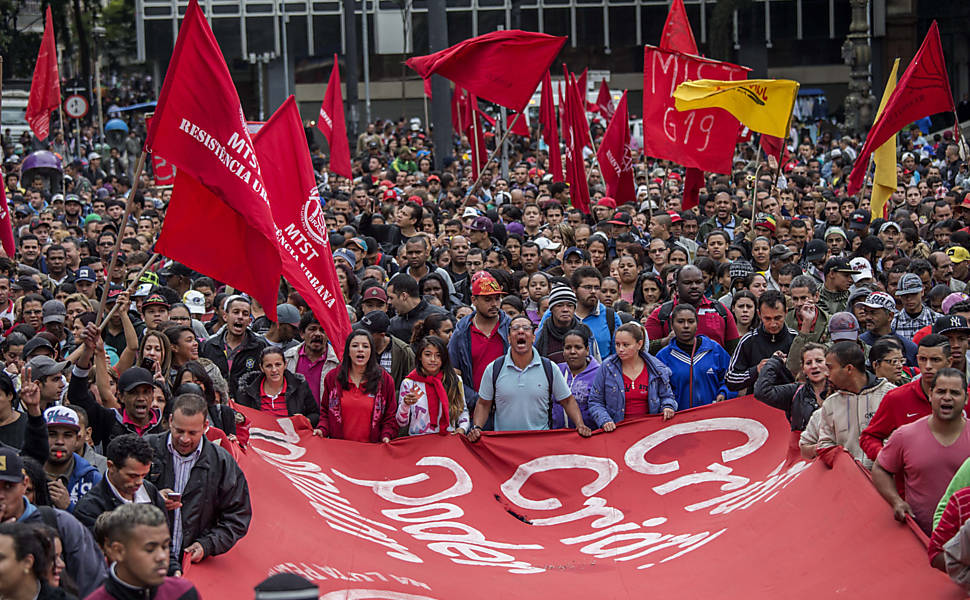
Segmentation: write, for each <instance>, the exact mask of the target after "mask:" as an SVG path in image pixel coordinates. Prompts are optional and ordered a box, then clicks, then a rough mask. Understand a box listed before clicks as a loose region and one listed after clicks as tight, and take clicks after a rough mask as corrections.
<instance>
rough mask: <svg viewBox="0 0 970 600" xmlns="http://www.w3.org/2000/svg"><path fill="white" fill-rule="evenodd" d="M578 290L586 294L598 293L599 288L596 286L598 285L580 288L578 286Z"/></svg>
mask: <svg viewBox="0 0 970 600" xmlns="http://www.w3.org/2000/svg"><path fill="white" fill-rule="evenodd" d="M579 289H581V290H586V291H587V292H598V291H599V290H600V286H598V285H581V286H579Z"/></svg>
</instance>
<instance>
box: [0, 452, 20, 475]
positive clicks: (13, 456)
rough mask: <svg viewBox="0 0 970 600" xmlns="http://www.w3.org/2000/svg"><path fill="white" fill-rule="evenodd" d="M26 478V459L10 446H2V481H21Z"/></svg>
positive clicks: (0, 467) (0, 470) (0, 458)
mask: <svg viewBox="0 0 970 600" xmlns="http://www.w3.org/2000/svg"><path fill="white" fill-rule="evenodd" d="M23 480H24V460H23V459H22V458H20V455H19V454H17V451H16V450H14V449H13V448H11V447H9V446H5V447H2V448H0V481H10V482H13V483H20V482H21V481H23Z"/></svg>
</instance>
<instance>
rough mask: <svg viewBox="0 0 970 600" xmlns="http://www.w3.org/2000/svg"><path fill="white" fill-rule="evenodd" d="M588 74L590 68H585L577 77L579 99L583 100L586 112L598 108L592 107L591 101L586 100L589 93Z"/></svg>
mask: <svg viewBox="0 0 970 600" xmlns="http://www.w3.org/2000/svg"><path fill="white" fill-rule="evenodd" d="M588 76H589V69H583V72H582V73H580V74H579V77H576V90H577V91H578V92H579V99H580V100H582V101H583V103H582V104H581V105H580V106H582V107H583V111H584V112H586V111H594V110H596V108H595V107H590V106H589V102H587V101H586V96H587V95H588V94H587V90H588V89H589V88H587V87H586V86H587V83H586V79H587V77H588ZM574 77H575V75H574Z"/></svg>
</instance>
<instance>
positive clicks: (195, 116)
mask: <svg viewBox="0 0 970 600" xmlns="http://www.w3.org/2000/svg"><path fill="white" fill-rule="evenodd" d="M145 148H146V149H147V150H148V151H150V152H157V153H159V154H160V155H161V156H164V157H165V158H166V159H167V160H169V161H170V162H171V163H172V164H174V165H176V166H177V167H178V174H177V176H176V182H177V183H176V187H175V190H174V192H173V197H172V204H173V205H174V204H175V203H176V202H177V201H178V202H184V203H189V204H191V206H185V207H182V209H180V212H181V213H182V215H183V217H184V218H183V219H181V220H180V222H179V223H177V224H175V223H173V222H172V221H173V219H172V218H171V217H172V212H176V211H172V210H171V207H170V208H169V213H168V214H167V215H166V219H165V225H164V227H162V232H161V234H160V236H159V241H158V244H157V247H156V249H157V251H158V252H159V253H160V254H163V255H165V256H168V257H169V258H173V259H176V260H178V261H179V262H182V263H183V264H185V265H187V266H189V267H191V268H193V269H195V270H197V271H199V272H200V273H204V274H206V275H210V276H212V277H214V278H216V279H218V280H219V281H224V282H226V283H229V284H231V285H232V286H233V287H236V288H238V289H240V290H242V291H244V292H247V293H249V294H250V295H252V296H253V298H255V299H256V300H257V301H258V302H259V303H260V304H261V305H262V306H263V308H264V310H265V311H266V315H267V316H268V317H269V318H270V319H271V320H274V321H275V320H276V300H277V292H278V289H279V279H280V275H281V273H282V265H281V263H280V255H279V250H278V245H277V243H276V227H275V226H274V224H273V216H272V212H271V210H270V206H269V198H268V196H267V193H266V189H265V188H264V187H263V179H262V174H261V171H260V164H259V161H258V160H257V157H256V153H255V150H254V149H253V143H252V139H251V138H250V136H249V132H248V130H247V128H246V121H245V119H244V118H243V113H242V106H241V105H240V103H239V95H238V94H237V93H236V88H235V86H234V85H233V83H232V77H230V75H229V68H228V67H227V66H226V62H225V59H224V58H223V56H222V51H221V50H220V49H219V45H218V43H216V39H215V36H214V35H213V34H212V29H210V28H209V24H208V22H207V21H206V19H205V15H203V14H202V9H201V8H199V4H198V1H197V0H191V2H190V3H189V6H188V8H187V9H186V12H185V18H184V19H183V20H182V25H181V27H180V29H179V35H178V39H177V40H176V43H175V50H174V51H173V52H172V60H171V62H170V63H169V66H168V71H167V72H166V73H165V82H164V84H163V85H162V91H161V93H160V94H159V97H158V106H157V107H156V111H155V115H154V116H153V117H152V121H151V126H150V127H149V129H148V139H147V140H146V141H145ZM189 180H192V182H191V183H190V182H189ZM182 182H185V183H184V184H183V183H182ZM189 190H191V191H189ZM206 192H208V193H206ZM202 204H219V205H221V206H212V207H205V208H202V207H201V205H202ZM193 211H196V212H195V213H194V214H193ZM200 211H201V212H200ZM202 212H205V213H206V214H207V215H209V216H210V217H213V218H219V219H220V220H205V219H203V218H202ZM214 224H218V225H219V226H218V227H213V225H214ZM200 237H209V238H216V237H225V238H226V240H225V241H224V242H223V243H224V244H226V249H225V250H222V251H219V250H217V251H216V252H214V253H203V252H202V249H201V248H200V247H199V246H198V245H197V244H198V243H199V238H200ZM206 243H211V244H213V245H215V246H216V247H217V248H218V246H219V244H217V243H216V241H215V240H208V241H207V242H206ZM229 247H231V248H232V249H237V248H240V247H241V248H244V249H245V252H244V253H242V254H236V253H231V252H229V250H228V248H229Z"/></svg>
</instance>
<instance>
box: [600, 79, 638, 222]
mask: <svg viewBox="0 0 970 600" xmlns="http://www.w3.org/2000/svg"><path fill="white" fill-rule="evenodd" d="M596 158H597V160H599V164H600V173H601V174H602V175H603V181H605V182H606V195H607V196H610V197H611V198H614V199H615V200H616V203H617V204H624V203H626V202H635V201H636V199H637V194H636V187H635V184H634V181H633V154H632V153H631V152H630V122H629V115H628V114H627V106H626V92H623V96H622V97H621V98H620V103H619V104H618V105H617V106H616V111H615V112H614V113H613V118H612V119H611V120H610V124H609V125H608V126H607V127H606V133H604V134H603V139H602V140H600V147H599V149H598V150H597V151H596Z"/></svg>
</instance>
